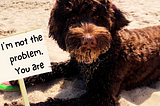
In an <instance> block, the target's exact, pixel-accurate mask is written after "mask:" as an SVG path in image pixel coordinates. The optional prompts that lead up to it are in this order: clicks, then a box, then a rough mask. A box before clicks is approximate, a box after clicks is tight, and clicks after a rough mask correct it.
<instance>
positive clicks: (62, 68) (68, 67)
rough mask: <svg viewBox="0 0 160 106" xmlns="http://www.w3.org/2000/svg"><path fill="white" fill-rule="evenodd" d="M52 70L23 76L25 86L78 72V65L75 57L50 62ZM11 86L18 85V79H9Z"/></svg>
mask: <svg viewBox="0 0 160 106" xmlns="http://www.w3.org/2000/svg"><path fill="white" fill-rule="evenodd" d="M51 68H52V72H48V73H44V74H39V75H35V76H31V77H27V78H24V82H25V85H26V86H30V85H35V84H40V83H43V82H47V81H50V80H53V79H56V78H62V77H70V76H74V75H76V74H78V73H79V66H78V63H77V62H76V60H75V59H70V60H67V61H65V62H60V63H56V62H51ZM10 83H11V84H12V85H13V86H19V84H18V80H14V81H10Z"/></svg>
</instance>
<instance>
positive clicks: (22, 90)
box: [18, 78, 30, 106]
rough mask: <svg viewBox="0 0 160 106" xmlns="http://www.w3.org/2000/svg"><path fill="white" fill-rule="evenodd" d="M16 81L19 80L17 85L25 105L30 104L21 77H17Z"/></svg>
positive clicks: (28, 105)
mask: <svg viewBox="0 0 160 106" xmlns="http://www.w3.org/2000/svg"><path fill="white" fill-rule="evenodd" d="M18 82H19V86H20V90H21V94H22V98H23V103H24V105H25V106H30V104H29V101H28V96H27V91H26V87H25V84H24V80H23V78H22V79H18Z"/></svg>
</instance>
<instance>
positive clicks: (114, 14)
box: [49, 0, 129, 63]
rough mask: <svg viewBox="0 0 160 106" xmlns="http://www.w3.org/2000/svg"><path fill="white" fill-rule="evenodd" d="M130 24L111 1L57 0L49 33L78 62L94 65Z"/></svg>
mask: <svg viewBox="0 0 160 106" xmlns="http://www.w3.org/2000/svg"><path fill="white" fill-rule="evenodd" d="M128 23H129V22H128V20H126V19H125V17H124V16H123V14H122V12H121V11H120V10H119V9H117V8H116V6H115V5H113V4H112V3H111V2H110V1H109V0H57V1H56V4H55V6H54V8H53V9H52V11H51V17H50V21H49V26H50V30H49V31H50V36H51V37H53V38H54V39H55V40H56V41H57V43H58V45H59V46H60V48H62V49H63V50H66V51H68V52H69V53H70V55H71V56H72V57H75V58H76V60H77V61H78V62H87V63H92V62H93V61H94V60H96V59H97V58H98V56H99V55H100V54H102V53H105V52H106V51H108V50H109V48H110V45H111V42H112V33H113V32H116V31H117V30H119V29H121V27H123V26H125V25H127V24H128Z"/></svg>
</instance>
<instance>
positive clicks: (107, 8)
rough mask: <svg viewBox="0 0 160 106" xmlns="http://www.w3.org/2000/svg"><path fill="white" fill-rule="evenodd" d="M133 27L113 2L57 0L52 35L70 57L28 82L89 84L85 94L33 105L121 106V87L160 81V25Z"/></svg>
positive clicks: (26, 80) (129, 87)
mask: <svg viewBox="0 0 160 106" xmlns="http://www.w3.org/2000/svg"><path fill="white" fill-rule="evenodd" d="M128 23H129V21H128V20H127V19H126V18H125V17H124V14H123V13H122V12H121V11H120V10H119V9H118V8H117V7H116V6H115V5H114V4H112V3H111V1H109V0H57V1H56V4H55V5H54V8H53V9H52V11H51V16H50V21H49V26H50V29H49V34H50V37H52V38H53V39H55V40H56V41H57V43H58V45H59V47H60V48H62V49H63V50H64V51H67V52H69V53H70V56H71V59H70V60H68V61H66V62H63V63H51V65H52V72H50V73H45V74H41V75H36V76H33V77H29V78H26V79H25V82H26V85H30V84H38V83H42V82H45V81H49V80H53V79H55V78H60V77H65V78H69V77H72V76H76V78H78V79H80V80H82V82H84V83H85V86H86V93H85V94H83V95H82V96H80V97H77V98H73V99H68V100H62V99H58V98H49V99H48V100H47V101H46V102H40V103H35V104H34V103H31V106H118V105H119V103H118V95H119V93H120V92H121V90H122V89H127V90H129V89H132V88H135V87H139V86H142V85H147V84H150V83H151V82H153V81H156V80H157V79H158V77H159V76H160V26H153V27H147V28H143V29H134V30H128V29H122V27H124V26H127V25H128ZM11 83H12V85H18V83H17V81H11ZM6 105H7V104H6ZM15 105H16V106H17V105H18V104H15Z"/></svg>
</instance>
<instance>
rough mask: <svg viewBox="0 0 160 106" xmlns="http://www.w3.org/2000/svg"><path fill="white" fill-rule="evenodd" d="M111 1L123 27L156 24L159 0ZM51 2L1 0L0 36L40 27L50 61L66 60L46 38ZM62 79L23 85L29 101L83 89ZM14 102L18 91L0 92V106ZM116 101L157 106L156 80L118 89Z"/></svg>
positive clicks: (69, 94)
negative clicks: (124, 21)
mask: <svg viewBox="0 0 160 106" xmlns="http://www.w3.org/2000/svg"><path fill="white" fill-rule="evenodd" d="M112 2H113V3H114V4H115V5H116V6H117V7H118V8H120V9H121V10H122V11H123V12H125V14H126V17H127V18H128V19H129V20H130V21H131V23H130V24H129V26H127V27H126V28H129V29H133V28H143V27H147V26H153V25H160V0H138V1H137V0H112ZM54 3H55V0H1V1H0V37H3V36H8V35H12V34H16V33H20V32H24V31H28V30H32V29H35V28H41V29H42V30H43V34H44V37H45V42H46V44H47V49H48V52H49V57H50V60H51V61H56V62H60V61H65V60H67V59H69V54H68V53H66V52H64V51H62V50H61V49H60V48H59V47H58V45H57V43H56V42H55V41H53V40H52V39H49V38H48V30H49V29H48V21H49V17H50V11H51V9H52V7H53V4H54ZM1 71H5V70H3V69H1ZM63 82H64V80H63V79H57V80H54V81H50V82H48V83H44V84H40V85H35V86H32V87H30V88H27V92H28V98H29V101H30V102H32V103H37V102H40V101H45V100H46V99H47V98H48V97H53V98H54V97H57V98H64V99H68V98H73V97H77V96H80V95H81V94H83V93H84V92H85V90H81V89H80V88H79V89H76V88H75V85H74V82H72V81H65V84H62V83H63ZM14 101H18V102H20V103H23V100H22V96H21V92H20V91H18V92H2V91H0V106H3V104H4V103H6V102H7V103H10V102H14ZM119 102H120V104H121V106H160V81H157V82H156V84H153V85H152V86H145V87H141V88H136V89H133V90H131V91H122V93H121V94H120V100H119Z"/></svg>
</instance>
